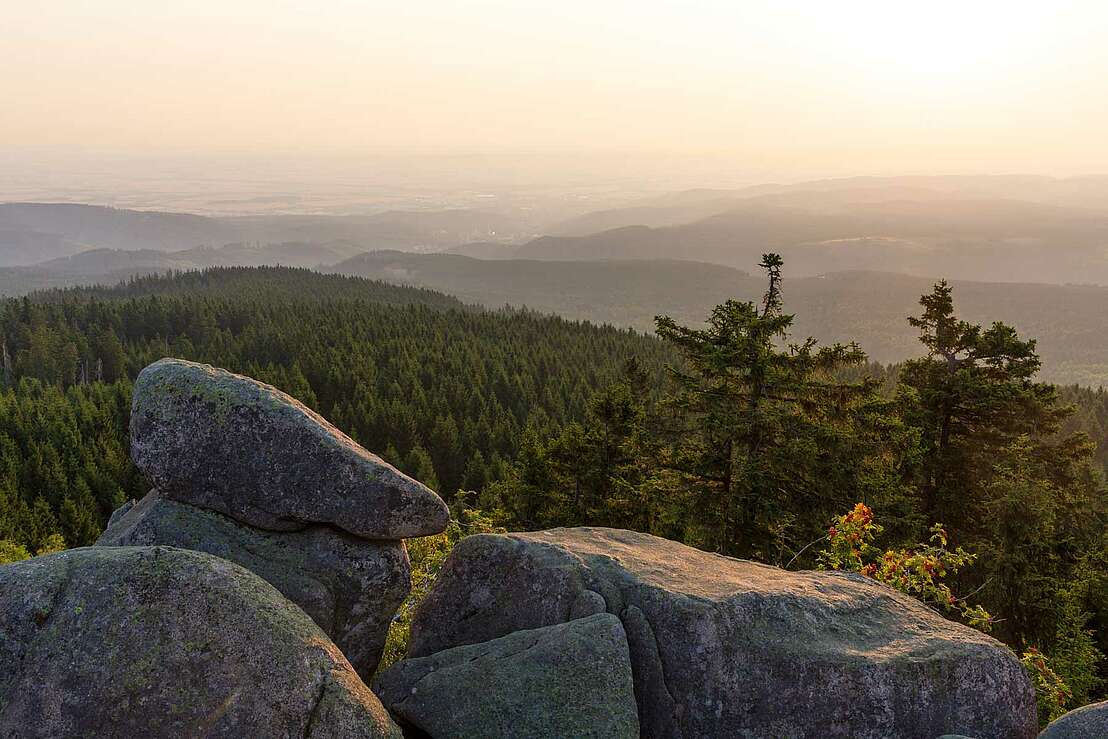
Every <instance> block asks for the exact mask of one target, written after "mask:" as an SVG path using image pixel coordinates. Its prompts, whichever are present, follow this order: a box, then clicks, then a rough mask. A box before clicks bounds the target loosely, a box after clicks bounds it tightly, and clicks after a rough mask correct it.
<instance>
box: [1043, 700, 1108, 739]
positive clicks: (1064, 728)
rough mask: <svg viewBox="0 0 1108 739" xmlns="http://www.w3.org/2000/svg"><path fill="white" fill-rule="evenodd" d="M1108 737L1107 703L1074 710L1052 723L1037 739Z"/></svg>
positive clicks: (1091, 738)
mask: <svg viewBox="0 0 1108 739" xmlns="http://www.w3.org/2000/svg"><path fill="white" fill-rule="evenodd" d="M1094 737H1108V701H1104V702H1102V703H1090V704H1089V705H1087V706H1082V707H1081V708H1075V709H1074V710H1072V711H1070V712H1069V713H1067V714H1064V715H1062V716H1060V717H1058V718H1056V719H1054V720H1053V721H1051V722H1050V725H1049V726H1047V727H1046V728H1045V729H1043V733H1041V734H1039V739H1093V738H1094Z"/></svg>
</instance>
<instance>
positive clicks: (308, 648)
mask: <svg viewBox="0 0 1108 739" xmlns="http://www.w3.org/2000/svg"><path fill="white" fill-rule="evenodd" d="M0 736H5V737H9V736H11V737H15V736H18V737H91V736H118V737H140V736H141V737H167V738H168V737H184V736H206V737H246V736H265V737H315V738H317V739H323V738H325V737H326V738H330V737H335V738H337V737H356V738H365V739H370V738H383V737H388V738H390V739H400V736H401V735H400V731H399V729H398V728H397V726H396V725H395V724H394V723H392V721H391V720H390V719H389V717H388V714H387V712H386V711H385V709H384V707H383V706H382V705H381V703H380V702H379V701H378V700H377V699H376V697H375V696H374V695H373V694H372V693H371V692H370V691H369V689H368V688H367V687H366V686H365V684H364V683H363V682H362V681H361V680H360V679H359V678H358V676H357V674H355V672H354V670H353V668H352V667H351V666H350V663H349V662H347V660H346V658H345V657H343V655H342V653H341V652H340V651H339V650H338V648H337V647H336V646H335V645H334V644H333V643H332V642H331V640H330V639H328V638H327V636H326V635H325V634H324V633H323V632H322V631H321V630H320V629H319V627H317V626H316V625H315V624H314V623H313V622H312V620H311V619H310V618H308V616H307V615H306V614H305V613H304V612H303V611H301V610H300V609H299V608H297V607H296V606H294V605H293V604H292V603H290V602H289V601H288V600H286V599H285V598H284V597H283V596H282V595H281V594H280V593H278V592H277V590H276V589H274V588H273V586H271V585H270V584H269V583H267V582H265V581H264V580H262V579H261V578H260V577H258V576H257V575H254V574H253V573H251V572H249V571H247V570H246V569H244V568H242V567H240V566H238V565H236V564H233V563H231V562H228V561H226V560H223V559H220V558H218V557H213V556H211V555H209V554H204V553H201V552H193V551H188V550H184V549H177V548H173V547H88V548H84V549H71V550H69V551H65V552H59V553H57V554H52V555H48V556H44V557H37V558H34V559H31V560H27V561H24V562H19V563H15V564H10V565H4V566H0Z"/></svg>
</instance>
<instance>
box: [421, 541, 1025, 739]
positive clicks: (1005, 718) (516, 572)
mask: <svg viewBox="0 0 1108 739" xmlns="http://www.w3.org/2000/svg"><path fill="white" fill-rule="evenodd" d="M604 611H606V612H608V613H612V614H616V615H618V616H619V617H620V619H621V620H622V622H623V626H624V629H625V630H626V632H627V638H628V642H629V646H630V653H631V662H632V665H633V667H634V675H635V695H636V698H637V700H638V706H639V722H640V725H641V728H642V735H643V736H644V737H688V738H690V739H691V737H704V736H750V737H762V736H773V737H782V738H784V737H856V738H858V739H864V738H868V737H872V738H874V739H876V738H878V737H880V738H881V739H889V738H892V737H906V738H907V737H913V738H914V737H935V736H939V735H941V734H944V733H956V734H965V735H968V736H981V737H990V738H991V739H1026V738H1028V737H1033V736H1035V733H1036V719H1035V696H1034V692H1033V690H1032V687H1031V684H1030V682H1029V680H1028V677H1027V675H1026V674H1025V672H1024V670H1023V668H1022V666H1021V665H1020V663H1019V661H1018V660H1017V658H1016V656H1015V655H1014V654H1013V653H1012V652H1011V651H1010V650H1009V649H1007V648H1006V647H1005V646H1003V645H1002V644H1000V643H999V642H997V641H995V640H993V639H991V638H989V637H988V636H986V635H984V634H982V633H980V632H978V631H975V630H973V629H970V628H968V627H965V626H962V625H960V624H957V623H954V622H951V621H948V620H946V619H945V618H943V617H942V616H941V615H939V614H938V613H936V612H934V611H932V610H931V609H929V608H927V607H925V606H924V605H922V604H921V603H919V602H918V601H916V600H914V599H913V598H910V597H908V596H905V595H902V594H900V593H898V592H896V591H894V590H892V589H890V588H887V587H885V586H883V585H880V584H878V583H876V582H873V581H872V580H869V579H867V578H864V577H862V576H860V575H851V574H845V573H837V572H787V571H784V570H780V569H777V568H774V567H769V566H765V565H760V564H756V563H754V562H746V561H742V560H736V559H731V558H728V557H722V556H718V555H715V554H709V553H706V552H701V551H698V550H695V549H691V548H689V547H686V546H683V545H681V544H677V543H675V542H671V541H666V540H664V539H659V538H656V537H653V536H648V535H645V534H638V533H633V532H629V531H619V530H614V529H599V528H576V529H554V530H551V531H540V532H535V533H526V534H509V535H481V536H471V537H469V538H466V539H464V540H462V541H461V542H460V543H459V544H458V545H457V546H456V547H455V548H454V551H453V552H452V554H451V555H450V557H449V559H448V560H447V562H446V563H445V565H444V566H443V569H442V571H441V573H440V574H439V577H438V580H437V581H436V583H435V586H434V588H433V589H432V591H431V593H430V594H429V595H428V597H427V598H426V600H425V601H424V603H423V604H422V606H421V608H420V610H419V611H418V613H417V615H416V617H415V620H414V623H413V625H412V638H411V646H410V649H409V656H410V657H425V656H427V655H430V654H434V653H436V652H439V651H441V650H443V649H449V648H451V647H456V646H459V645H463V644H476V643H479V642H484V641H488V640H490V639H496V638H499V637H502V636H505V635H507V634H511V633H512V632H515V631H518V630H521V629H535V628H538V627H542V626H549V625H551V624H557V623H562V622H565V621H569V620H571V619H574V618H580V617H583V616H586V615H589V614H591V613H598V612H604Z"/></svg>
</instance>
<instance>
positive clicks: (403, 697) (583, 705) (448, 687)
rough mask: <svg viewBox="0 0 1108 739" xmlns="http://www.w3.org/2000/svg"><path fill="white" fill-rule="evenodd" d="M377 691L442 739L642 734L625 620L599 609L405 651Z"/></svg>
mask: <svg viewBox="0 0 1108 739" xmlns="http://www.w3.org/2000/svg"><path fill="white" fill-rule="evenodd" d="M374 692H375V693H376V694H377V695H378V696H379V697H380V698H381V701H382V702H383V703H384V704H385V706H386V707H387V708H388V709H389V711H390V712H391V713H392V714H393V716H395V717H396V718H397V720H398V721H400V722H401V723H402V724H406V725H410V726H413V727H415V728H416V729H418V730H419V731H421V732H425V733H426V734H427V735H429V736H432V737H434V738H435V739H470V738H472V737H485V738H486V739H528V738H531V739H538V738H539V737H551V738H553V737H598V738H599V737H604V738H605V739H620V738H621V737H624V738H625V739H637V737H638V736H639V722H638V717H637V715H636V709H635V693H634V687H633V684H632V679H631V662H630V659H629V655H628V651H627V641H626V637H625V635H624V632H623V626H621V625H620V621H619V619H618V618H616V617H615V616H612V615H611V614H607V613H600V614H597V615H594V616H589V617H587V618H583V619H578V620H575V621H569V622H566V623H564V624H557V625H555V626H546V627H543V628H539V629H531V630H527V631H516V632H513V633H511V634H508V635H507V636H504V637H501V638H499V639H493V640H492V641H487V642H482V643H480V644H471V645H468V646H461V647H455V648H453V649H447V650H445V651H442V652H437V653H435V654H432V655H430V656H428V657H421V658H419V659H409V660H403V661H401V662H399V663H397V664H396V665H393V666H392V667H390V668H389V669H388V670H386V671H384V672H383V673H381V675H379V676H378V678H377V681H376V682H375V683H374Z"/></svg>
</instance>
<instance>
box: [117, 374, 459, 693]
mask: <svg viewBox="0 0 1108 739" xmlns="http://www.w3.org/2000/svg"><path fill="white" fill-rule="evenodd" d="M131 455H132V457H133V458H134V461H135V464H136V465H138V467H139V468H140V469H142V470H143V471H144V472H145V473H146V475H147V476H148V477H149V478H150V479H151V481H152V482H154V483H155V485H156V488H155V490H154V491H152V492H151V493H150V494H149V495H147V497H146V498H144V499H143V500H142V501H141V502H139V503H137V504H136V503H134V502H128V503H127V504H125V505H124V506H123V507H121V508H120V509H119V510H117V511H116V512H115V513H113V514H112V517H111V520H110V521H109V523H108V529H107V530H106V531H105V532H104V534H103V536H101V538H100V540H99V541H98V542H97V543H98V544H100V545H102V546H129V545H154V544H166V545H170V546H177V547H184V548H188V549H194V550H197V551H202V552H208V553H209V554H215V555H217V556H220V557H223V558H225V559H228V560H230V561H232V562H236V563H238V564H241V565H242V566H244V567H246V568H247V569H249V570H251V571H253V572H254V573H256V574H258V575H260V576H261V577H263V578H264V579H265V580H267V581H268V582H270V583H271V584H272V585H273V586H274V587H276V588H277V589H278V590H279V591H281V593H283V594H284V595H285V596H286V597H287V598H289V599H290V600H291V601H292V602H294V603H296V604H297V605H299V606H300V607H301V608H303V609H304V610H305V611H306V612H307V613H308V615H310V616H311V617H312V619H313V620H314V621H315V622H316V624H318V625H319V626H320V628H322V629H323V630H324V631H325V632H326V633H327V634H328V635H329V636H331V638H332V639H334V641H335V643H336V644H338V646H339V647H340V648H341V649H342V650H343V652H344V653H345V654H346V656H347V657H348V658H349V659H350V661H351V662H352V663H353V664H354V666H355V667H356V668H357V670H358V673H359V674H361V675H362V676H364V677H366V678H368V677H369V676H371V675H372V674H373V672H374V671H375V670H376V668H377V663H378V661H379V660H380V656H381V651H382V649H383V647H384V643H385V638H386V636H387V634H388V628H389V622H390V621H391V619H392V617H393V615H394V614H395V613H396V609H397V607H398V606H399V605H400V604H401V603H402V602H403V600H404V598H405V596H407V594H408V589H409V586H410V578H409V574H410V573H409V566H408V557H407V553H406V552H405V550H404V545H403V543H402V541H401V538H402V537H408V536H421V535H424V534H433V533H438V532H440V531H442V530H443V529H444V528H445V527H446V524H447V522H448V520H449V512H448V510H447V508H446V504H445V503H443V502H442V500H441V499H439V497H438V496H437V495H435V493H434V492H433V491H431V490H430V489H429V488H427V487H425V486H424V485H422V484H420V483H419V482H417V481H415V480H413V479H411V478H410V477H407V476H406V475H404V474H403V473H401V472H399V471H397V470H396V469H394V468H392V467H390V466H389V465H387V464H385V463H384V462H383V461H381V460H380V459H378V458H377V457H375V456H373V455H372V454H370V453H369V452H367V451H366V450H365V449H362V448H361V447H360V446H358V445H357V444H355V443H354V442H353V441H352V440H351V439H350V438H349V437H347V436H346V435H345V434H343V433H342V432H341V431H339V430H338V429H336V428H335V427H334V426H332V425H331V424H329V423H328V422H327V421H325V420H324V419H323V418H321V417H320V416H318V415H317V414H315V413H313V412H312V411H310V410H309V409H307V408H305V407H304V406H303V405H301V404H300V403H299V402H297V401H296V400H294V399H293V398H291V397H289V396H288V395H285V394H284V393H282V392H280V391H279V390H277V389H275V388H273V387H270V386H269V385H265V384H263V383H260V382H257V381H255V380H252V379H250V378H248V377H243V376H241V375H236V374H232V373H230V372H227V371H226V370H221V369H216V368H214V367H209V366H208V365H203V364H195V363H193V362H186V361H183V360H180V359H162V360H159V361H157V362H154V363H153V364H151V365H150V366H148V367H146V368H145V369H144V370H143V371H142V372H141V373H139V376H138V379H137V380H136V381H135V387H134V397H133V399H132V404H131Z"/></svg>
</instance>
